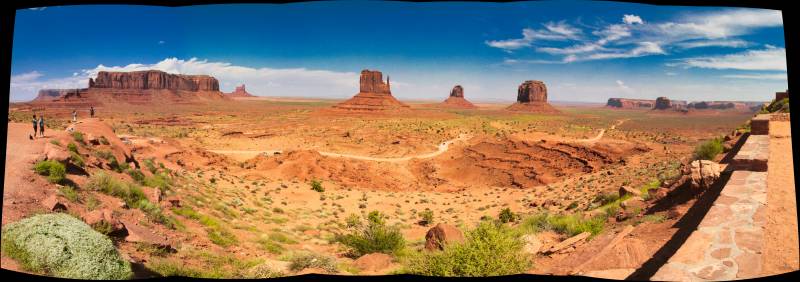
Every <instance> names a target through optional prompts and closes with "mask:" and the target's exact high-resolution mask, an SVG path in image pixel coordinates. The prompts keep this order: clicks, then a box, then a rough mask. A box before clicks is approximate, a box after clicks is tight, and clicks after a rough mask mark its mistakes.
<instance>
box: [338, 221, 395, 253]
mask: <svg viewBox="0 0 800 282" xmlns="http://www.w3.org/2000/svg"><path fill="white" fill-rule="evenodd" d="M366 219H367V220H366V224H362V223H360V222H359V224H358V225H356V226H353V227H352V228H350V229H351V231H350V233H349V234H344V235H342V234H336V236H335V239H334V240H335V241H336V242H339V243H341V244H342V245H345V246H346V247H347V248H348V249H349V254H350V255H351V256H353V257H360V256H362V255H365V254H369V253H386V254H395V253H397V252H399V251H401V250H402V249H403V248H404V247H405V239H404V238H403V235H402V234H401V233H400V230H399V229H398V228H395V227H389V226H386V216H385V215H383V214H382V213H381V212H379V211H372V212H370V213H369V214H368V215H367V218H366ZM348 225H350V224H348Z"/></svg>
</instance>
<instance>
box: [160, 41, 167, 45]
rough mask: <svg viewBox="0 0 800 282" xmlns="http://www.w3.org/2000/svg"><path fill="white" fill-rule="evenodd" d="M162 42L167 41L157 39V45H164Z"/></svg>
mask: <svg viewBox="0 0 800 282" xmlns="http://www.w3.org/2000/svg"><path fill="white" fill-rule="evenodd" d="M164 43H167V42H166V41H164V40H159V41H158V45H164Z"/></svg>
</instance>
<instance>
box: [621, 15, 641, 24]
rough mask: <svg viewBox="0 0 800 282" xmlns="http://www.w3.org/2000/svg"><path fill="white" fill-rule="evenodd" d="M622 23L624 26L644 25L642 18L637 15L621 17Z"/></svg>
mask: <svg viewBox="0 0 800 282" xmlns="http://www.w3.org/2000/svg"><path fill="white" fill-rule="evenodd" d="M622 22H624V23H626V24H644V21H643V20H642V18H641V17H639V16H637V15H624V16H622Z"/></svg>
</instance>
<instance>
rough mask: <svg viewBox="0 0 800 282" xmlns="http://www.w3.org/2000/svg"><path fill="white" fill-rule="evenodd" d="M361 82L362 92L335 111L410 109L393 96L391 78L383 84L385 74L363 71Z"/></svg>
mask: <svg viewBox="0 0 800 282" xmlns="http://www.w3.org/2000/svg"><path fill="white" fill-rule="evenodd" d="M359 82H360V88H359V90H360V91H359V92H358V94H356V95H355V96H353V98H350V99H349V100H347V101H344V102H341V103H339V104H337V105H335V106H333V107H334V109H337V110H345V111H385V110H402V109H407V108H409V106H408V105H406V104H403V103H402V102H400V101H398V100H397V99H395V98H394V96H392V91H391V88H390V85H389V77H387V78H386V82H383V74H382V73H381V72H379V71H371V70H362V71H361V78H360V80H359Z"/></svg>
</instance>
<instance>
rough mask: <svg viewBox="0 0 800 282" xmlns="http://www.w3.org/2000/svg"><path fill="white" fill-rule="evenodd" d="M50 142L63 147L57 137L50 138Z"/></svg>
mask: <svg viewBox="0 0 800 282" xmlns="http://www.w3.org/2000/svg"><path fill="white" fill-rule="evenodd" d="M50 144H53V145H56V146H59V147H61V142H58V140H56V139H52V140H50Z"/></svg>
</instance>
